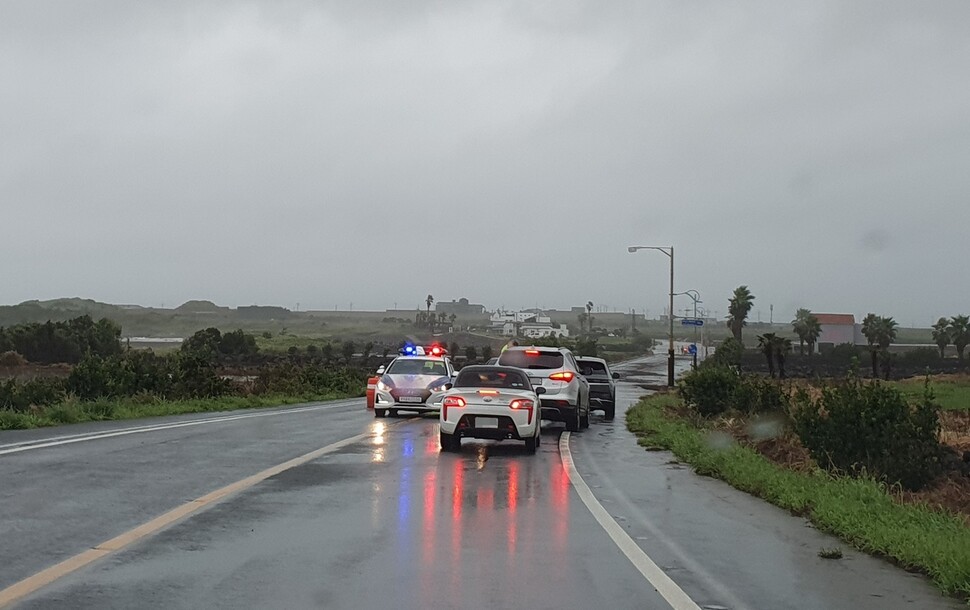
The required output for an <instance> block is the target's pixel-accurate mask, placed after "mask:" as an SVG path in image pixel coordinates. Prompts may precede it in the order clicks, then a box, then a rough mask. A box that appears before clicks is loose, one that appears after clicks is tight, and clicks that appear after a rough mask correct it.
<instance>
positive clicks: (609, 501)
mask: <svg viewBox="0 0 970 610" xmlns="http://www.w3.org/2000/svg"><path fill="white" fill-rule="evenodd" d="M620 370H621V372H623V373H624V376H625V378H626V380H625V381H624V383H622V384H621V386H620V391H619V395H618V399H619V404H618V407H620V408H619V409H618V410H617V413H618V416H617V419H616V421H615V422H605V421H603V420H602V419H601V418H600V417H598V416H594V421H593V424H592V426H591V427H590V428H589V429H588V430H586V431H583V432H581V433H578V434H574V435H572V436H571V438H570V440H569V447H570V450H571V452H572V457H573V459H574V461H575V464H576V467H577V469H578V471H579V473H580V474H581V475H582V476H583V478H584V480H585V481H586V483H587V484H588V485H589V487H590V488H591V489H592V491H593V493H594V495H595V496H596V499H597V500H598V501H599V502H600V503H601V504H602V505H603V506H604V507H605V508H606V510H607V511H608V512H609V513H610V514H611V515H612V516H613V518H614V519H615V520H616V522H617V523H618V524H619V525H620V526H621V527H622V528H623V529H624V530H625V531H626V532H627V533H628V534H629V535H630V536H631V537H632V538H633V539H634V540H635V541H636V543H637V544H638V545H639V546H640V547H641V548H642V549H643V550H644V551H645V552H646V553H647V554H648V555H649V556H650V557H651V558H652V559H653V561H654V562H656V563H657V564H658V565H659V566H660V567H661V568H662V569H663V570H664V572H665V573H666V574H667V575H668V576H670V577H671V578H672V579H673V580H674V581H675V582H676V583H677V584H678V585H679V586H680V587H681V588H682V589H683V590H684V591H685V592H686V593H687V594H688V595H689V596H690V597H691V598H692V599H693V600H694V601H695V602H696V603H697V604H698V605H699V606H700V607H703V608H711V609H715V608H759V609H760V608H920V609H923V608H960V607H962V606H961V605H960V604H958V603H957V602H955V601H953V600H948V599H945V598H942V597H941V596H940V595H939V594H938V593H937V592H936V591H935V590H934V589H933V588H932V587H931V586H930V585H929V584H928V583H927V582H926V581H925V579H923V578H922V577H919V576H915V575H911V574H908V573H906V572H904V571H902V570H900V569H898V568H895V567H893V566H891V565H889V564H888V563H886V562H883V561H881V560H877V559H873V558H870V557H868V556H865V555H862V554H857V553H855V552H852V551H849V550H848V549H847V548H846V547H845V546H844V545H841V544H839V543H838V541H836V540H834V539H832V538H830V537H828V536H825V535H823V534H820V533H818V532H817V531H816V530H814V529H813V528H811V527H810V526H808V525H807V523H806V522H805V521H804V520H803V519H799V518H797V517H793V516H790V515H788V514H787V513H785V512H783V511H780V510H777V509H775V508H773V507H771V506H769V505H767V504H765V503H764V502H761V501H759V500H756V499H754V498H752V497H750V496H748V495H746V494H743V493H740V492H737V491H735V490H733V489H732V488H730V487H728V486H727V485H724V484H722V483H720V482H718V481H713V480H711V479H707V478H704V477H698V476H697V475H694V474H693V473H692V472H691V471H690V470H689V469H688V468H686V467H684V466H682V465H679V464H676V463H672V462H673V459H672V456H671V455H670V454H669V453H665V452H645V451H643V449H641V448H639V447H638V446H637V445H636V442H635V439H634V438H633V436H632V435H631V434H630V433H629V432H628V431H627V430H626V428H625V425H624V423H623V418H622V415H620V414H621V413H622V412H623V411H624V410H625V408H626V407H627V406H628V405H629V404H632V403H633V402H634V401H635V400H636V398H637V397H638V396H640V395H642V394H643V390H642V389H641V388H639V387H638V386H637V385H636V382H650V383H657V382H658V381H661V380H662V378H661V377H660V376H661V375H663V374H665V373H664V370H665V369H664V362H663V357H662V356H660V357H654V358H650V359H646V360H644V361H641V362H639V363H633V364H629V365H626V366H624V367H621V368H620ZM148 425H153V426H157V428H153V429H148V430H144V431H132V429H133V428H138V427H143V426H148ZM173 425H177V426H178V427H172V426H173ZM104 432H107V433H111V432H114V433H116V434H118V435H117V436H110V437H106V438H98V439H96V440H85V441H83V442H72V443H69V444H59V445H53V446H48V447H37V448H31V449H28V450H19V451H17V452H11V450H18V449H22V448H24V447H27V446H29V445H18V444H22V443H35V444H36V443H42V441H44V440H45V439H51V438H53V437H64V436H65V435H68V434H71V435H73V434H82V433H91V434H96V433H104ZM362 432H365V433H367V436H366V437H365V438H364V439H363V440H361V441H360V442H357V443H352V444H349V445H347V446H346V447H343V448H342V449H339V450H337V451H335V452H332V453H329V454H327V455H324V456H322V457H319V458H317V459H314V460H311V461H309V462H307V463H305V464H303V465H299V466H296V467H294V468H292V469H290V470H287V471H285V472H282V473H280V474H277V475H275V476H272V477H270V478H268V479H266V480H264V481H262V482H259V483H257V484H255V485H254V486H253V487H251V488H249V489H247V490H244V491H242V492H240V493H238V494H236V495H233V496H231V497H229V498H227V499H225V500H223V501H221V502H218V503H215V504H213V505H211V506H209V507H208V508H206V509H205V510H203V511H201V512H199V513H196V514H194V515H192V516H190V517H188V518H187V519H185V520H183V521H181V522H178V523H176V524H175V525H173V526H171V527H169V528H167V529H164V530H162V531H160V532H158V533H157V534H155V535H153V536H150V537H148V538H145V539H142V540H140V541H138V542H136V543H134V544H133V545H131V546H129V547H127V548H125V549H123V550H121V551H119V552H117V553H115V554H112V555H109V556H107V557H105V558H103V559H101V560H99V561H97V562H95V563H93V564H91V565H88V566H86V567H84V568H82V569H80V570H78V571H76V572H73V573H71V574H68V575H67V576H64V577H63V578H61V579H59V580H57V581H55V582H53V583H51V584H49V585H47V586H46V587H44V588H42V589H40V590H38V591H37V592H36V593H34V594H32V595H30V596H28V597H27V598H25V599H22V600H21V601H20V602H19V603H18V604H17V607H23V608H250V607H251V608H266V607H271V608H389V607H394V608H448V607H455V608H459V607H462V608H479V607H494V608H516V607H531V608H553V607H558V608H592V607H596V606H603V607H611V608H668V607H669V605H668V604H667V603H666V602H665V601H664V599H663V598H662V597H661V595H660V594H659V593H657V592H656V591H655V590H654V587H653V586H652V585H651V584H650V583H649V582H648V581H647V580H646V579H645V578H644V577H643V576H642V575H641V573H640V572H638V571H637V570H636V569H635V568H634V566H633V564H632V563H631V562H630V561H629V560H627V558H626V557H625V556H624V555H623V554H621V552H620V551H619V549H618V548H617V546H616V545H615V544H614V542H613V540H612V539H611V538H610V537H609V536H607V534H606V532H605V530H604V529H603V527H601V525H600V524H599V523H598V522H597V521H596V520H595V519H594V518H593V516H592V514H591V513H590V511H589V509H588V508H587V507H586V505H585V504H583V502H582V501H581V500H580V498H579V496H578V494H577V492H576V490H575V489H574V488H573V487H572V485H571V483H570V481H569V478H568V476H567V474H566V471H565V469H564V467H563V462H562V457H561V455H560V452H559V448H558V446H557V442H558V438H559V435H560V433H561V432H562V427H561V426H559V425H555V424H550V425H549V426H547V428H546V430H545V432H544V434H543V439H542V445H541V446H540V449H539V452H538V454H537V455H535V456H529V455H527V454H526V453H525V452H524V450H523V448H522V446H521V445H520V444H517V443H511V442H507V443H493V442H485V441H473V440H466V441H464V444H463V446H462V451H461V452H460V453H458V454H452V453H441V452H440V451H439V449H438V441H437V425H436V418H433V417H432V418H402V419H397V420H394V419H385V420H375V419H374V418H373V416H372V415H371V414H370V412H367V411H365V410H364V408H363V403H362V401H359V400H355V401H342V402H337V403H330V404H321V405H310V406H304V407H299V408H290V409H281V410H275V411H256V412H238V413H233V414H228V415H224V416H211V415H200V416H188V417H178V418H167V419H164V420H152V421H150V422H147V421H145V420H141V421H138V422H112V423H109V424H94V425H86V426H83V427H82V426H73V427H70V428H61V429H57V430H43V431H27V432H10V433H6V432H5V433H0V506H2V511H0V541H2V544H0V589H2V588H3V587H7V586H9V585H11V584H13V583H15V582H17V581H19V580H21V579H23V578H26V577H28V576H30V575H32V574H34V573H36V572H38V571H39V570H42V569H44V568H46V567H48V566H50V565H53V564H55V563H57V562H59V561H61V560H64V559H66V558H68V557H71V556H73V555H76V554H78V553H80V552H82V551H85V550H86V549H89V548H91V547H92V546H94V545H97V544H98V543H100V542H102V541H104V540H106V539H108V538H111V537H113V536H116V535H118V534H120V533H122V532H125V531H127V530H129V529H131V528H133V527H136V526H138V525H140V524H142V523H144V522H146V521H148V520H150V519H151V518H153V517H155V516H157V515H159V514H161V513H164V512H165V511H167V510H170V509H172V508H175V507H177V506H179V505H182V504H184V503H186V502H190V501H192V500H194V499H196V498H199V497H200V496H203V495H204V494H206V493H208V492H210V491H212V490H214V489H216V488H219V487H221V486H223V485H227V484H229V483H232V482H234V481H238V480H240V479H243V478H245V477H247V476H250V475H252V474H254V473H256V472H258V471H260V470H263V469H265V468H268V467H271V466H274V465H276V464H279V463H282V462H284V461H286V460H289V459H292V458H294V457H296V456H300V455H303V454H305V453H307V452H310V451H313V450H315V449H318V448H320V447H323V446H325V445H328V444H330V443H334V442H336V441H340V440H341V439H345V438H348V437H352V436H354V435H357V434H360V433H362ZM64 440H68V441H70V440H71V439H64V438H61V440H60V441H57V440H55V441H54V442H63V441H64ZM35 446H36V445H35ZM5 451H6V452H7V453H6V454H4V452H5ZM833 546H839V547H841V548H843V549H844V550H845V551H846V556H845V558H844V559H842V560H839V561H831V560H822V559H819V558H818V556H817V552H818V550H819V549H820V548H823V547H826V548H828V547H833Z"/></svg>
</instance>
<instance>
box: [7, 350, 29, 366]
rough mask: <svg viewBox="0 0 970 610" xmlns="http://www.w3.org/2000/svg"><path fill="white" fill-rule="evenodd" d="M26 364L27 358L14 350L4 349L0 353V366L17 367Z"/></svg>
mask: <svg viewBox="0 0 970 610" xmlns="http://www.w3.org/2000/svg"><path fill="white" fill-rule="evenodd" d="M25 364H27V359H26V358H24V357H23V356H21V355H20V354H18V353H17V352H15V351H6V352H3V353H2V354H0V366H6V367H17V366H23V365H25Z"/></svg>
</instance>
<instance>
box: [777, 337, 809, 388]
mask: <svg viewBox="0 0 970 610" xmlns="http://www.w3.org/2000/svg"><path fill="white" fill-rule="evenodd" d="M790 351H791V339H786V338H784V337H778V340H777V342H776V344H775V358H777V359H778V376H779V377H781V378H782V379H784V378H785V359H786V358H787V357H788V352H790ZM809 353H811V352H809Z"/></svg>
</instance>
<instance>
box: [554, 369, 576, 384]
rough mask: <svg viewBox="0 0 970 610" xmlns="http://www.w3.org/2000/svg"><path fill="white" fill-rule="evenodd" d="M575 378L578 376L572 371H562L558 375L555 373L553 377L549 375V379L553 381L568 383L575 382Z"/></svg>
mask: <svg viewBox="0 0 970 610" xmlns="http://www.w3.org/2000/svg"><path fill="white" fill-rule="evenodd" d="M575 376H576V373H573V372H572V371H560V372H558V373H553V374H552V375H549V379H552V380H553V381H565V382H566V383H569V382H570V381H572V380H573V377H575Z"/></svg>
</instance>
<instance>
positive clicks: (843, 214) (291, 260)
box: [0, 0, 970, 324]
mask: <svg viewBox="0 0 970 610" xmlns="http://www.w3.org/2000/svg"><path fill="white" fill-rule="evenodd" d="M603 4H604V3H595V2H579V1H574V2H568V3H559V2H557V3H555V4H553V3H537V4H522V3H514V2H507V3H472V2H459V3H446V2H427V3H423V4H422V3H401V4H394V5H387V3H377V2H366V3H362V2H354V3H338V2H331V3H318V2H308V1H307V2H304V1H298V0H293V1H289V2H240V3H234V2H203V3H197V2H182V3H150V4H148V5H141V4H137V3H122V2H95V3H90V2H89V3H82V4H78V3H71V2H25V1H14V2H7V3H4V4H2V5H0V79H2V80H0V82H3V83H5V86H4V87H3V88H0V133H2V134H3V138H0V206H2V218H3V225H4V231H3V239H2V240H0V256H2V259H3V260H4V262H5V264H4V274H3V281H2V283H0V302H5V303H10V302H17V301H20V300H24V299H29V298H49V297H57V296H70V295H81V296H88V297H92V298H97V299H102V300H107V301H113V302H140V303H145V304H159V303H161V302H165V303H168V304H175V303H177V302H179V301H182V300H186V299H188V298H211V299H213V300H216V301H217V302H220V303H223V304H231V305H238V304H249V303H254V302H255V303H277V304H283V305H289V306H293V305H294V304H295V303H296V302H300V303H301V304H302V305H303V307H304V308H306V307H323V308H330V307H333V306H335V305H337V306H340V307H346V306H348V304H349V303H350V302H354V304H355V307H361V308H363V307H368V308H382V307H385V306H391V305H393V303H395V302H397V303H398V304H399V305H417V304H418V303H420V302H421V301H423V298H424V296H425V295H426V294H427V293H428V292H432V293H433V294H435V295H436V296H438V297H439V298H443V299H450V298H453V297H458V296H463V295H464V296H468V297H469V298H472V299H473V300H475V301H483V302H485V303H487V304H489V305H491V306H497V305H500V304H505V305H507V306H526V305H532V304H536V303H538V304H540V305H547V306H567V305H570V304H575V303H580V302H585V301H586V300H587V299H593V300H594V301H596V302H598V303H604V304H609V305H612V306H614V307H617V308H620V309H627V308H629V307H637V308H638V309H642V308H644V307H647V308H649V309H650V310H651V313H653V314H656V313H659V312H660V310H661V308H662V307H663V303H664V296H663V293H664V292H665V290H666V287H665V286H666V285H665V282H666V259H664V258H663V257H662V256H661V255H659V254H657V253H638V254H637V255H635V256H633V255H629V254H627V253H626V249H625V247H626V246H627V245H629V244H633V243H644V244H651V245H667V244H674V245H675V246H676V247H677V276H678V288H679V289H686V288H696V289H698V290H700V291H701V292H702V295H703V298H704V300H705V304H706V305H708V306H709V307H710V308H711V309H712V310H715V309H717V310H720V311H721V312H722V313H723V310H724V309H725V308H726V299H727V296H728V294H729V292H730V290H731V289H732V288H733V287H735V286H737V285H738V284H742V283H743V284H747V285H749V286H750V287H751V289H752V290H753V291H754V292H755V294H756V295H757V296H758V301H757V303H758V305H757V308H760V309H761V310H762V317H763V318H765V319H766V318H767V315H768V314H767V310H768V305H769V304H774V306H775V312H776V313H775V315H776V319H777V318H779V317H780V318H782V319H784V318H785V317H786V316H788V315H789V312H791V313H793V312H794V309H795V308H796V307H799V306H807V307H810V308H812V309H814V310H817V311H848V312H854V313H856V314H864V313H865V312H867V311H877V312H880V313H885V314H890V315H896V316H897V317H898V319H900V321H902V322H903V323H905V324H909V323H912V322H916V323H921V324H928V323H930V322H931V321H932V320H934V319H935V318H936V317H938V316H939V315H950V314H953V313H957V312H960V311H967V310H970V287H967V285H966V284H965V283H962V284H961V283H959V282H956V281H954V279H955V277H956V275H955V274H954V269H953V266H954V265H955V266H956V268H957V269H959V264H960V262H961V261H963V260H965V259H966V258H967V254H968V250H970V246H968V240H967V239H966V227H967V224H968V221H970V206H968V205H967V202H968V199H970V198H968V195H970V181H968V178H967V176H970V167H968V166H970V154H968V150H970V115H968V114H967V112H966V108H968V107H970V83H968V81H967V79H966V75H967V74H970V39H968V38H967V37H966V36H965V35H964V34H965V33H964V31H963V26H964V24H966V23H967V19H968V18H970V7H968V6H967V5H966V4H965V3H963V2H949V3H936V4H934V5H933V7H932V8H929V7H925V6H915V5H911V4H909V3H903V2H891V3H884V2H879V3H875V2H871V3H852V4H851V5H849V4H845V3H840V2H828V3H819V2H804V3H799V4H795V5H792V4H786V5H784V6H782V5H777V4H775V3H744V4H732V5H721V4H704V5H701V4H693V3H680V2H670V3H649V4H646V3H607V6H603ZM550 271H551V272H552V273H550ZM957 275H958V274H957ZM930 295H932V296H930Z"/></svg>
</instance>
